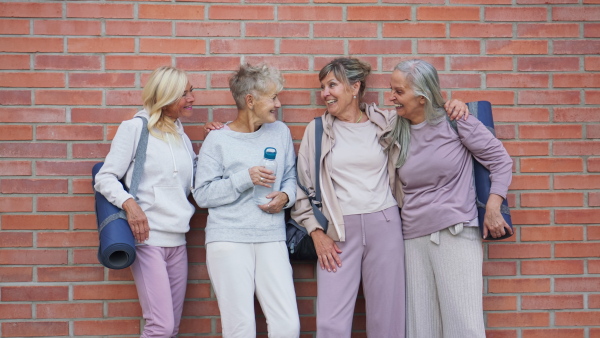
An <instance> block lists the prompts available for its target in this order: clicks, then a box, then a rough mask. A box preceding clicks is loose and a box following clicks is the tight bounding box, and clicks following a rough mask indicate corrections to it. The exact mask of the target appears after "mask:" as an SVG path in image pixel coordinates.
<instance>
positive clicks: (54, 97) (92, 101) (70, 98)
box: [35, 90, 102, 106]
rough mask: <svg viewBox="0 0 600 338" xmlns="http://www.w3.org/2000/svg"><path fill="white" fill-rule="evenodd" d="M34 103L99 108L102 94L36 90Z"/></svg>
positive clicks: (81, 91) (96, 91)
mask: <svg viewBox="0 0 600 338" xmlns="http://www.w3.org/2000/svg"><path fill="white" fill-rule="evenodd" d="M35 103H36V104H47V105H88V106H99V105H101V104H102V92H101V91H99V90H36V91H35Z"/></svg>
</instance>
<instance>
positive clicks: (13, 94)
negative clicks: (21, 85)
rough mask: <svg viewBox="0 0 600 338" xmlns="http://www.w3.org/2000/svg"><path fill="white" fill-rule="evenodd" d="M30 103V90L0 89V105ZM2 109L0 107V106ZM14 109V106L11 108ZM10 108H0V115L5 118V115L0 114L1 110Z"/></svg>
mask: <svg viewBox="0 0 600 338" xmlns="http://www.w3.org/2000/svg"><path fill="white" fill-rule="evenodd" d="M30 104H31V90H0V105H5V106H8V105H30ZM0 109H2V108H0ZM13 109H14V108H13ZM8 110H10V108H4V109H2V110H0V116H1V118H2V119H5V118H6V116H2V115H3V114H2V112H3V111H4V112H6V111H8Z"/></svg>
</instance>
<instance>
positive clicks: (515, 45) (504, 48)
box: [486, 40, 548, 55]
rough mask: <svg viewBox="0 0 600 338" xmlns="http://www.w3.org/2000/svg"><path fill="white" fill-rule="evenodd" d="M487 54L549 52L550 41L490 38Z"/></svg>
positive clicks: (487, 44)
mask: <svg viewBox="0 0 600 338" xmlns="http://www.w3.org/2000/svg"><path fill="white" fill-rule="evenodd" d="M486 53H487V54H543V55H545V54H548V42H547V41H540V40H527V41H521V40H490V41H487V43H486Z"/></svg>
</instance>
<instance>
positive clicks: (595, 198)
mask: <svg viewBox="0 0 600 338" xmlns="http://www.w3.org/2000/svg"><path fill="white" fill-rule="evenodd" d="M588 206H590V207H600V193H599V192H590V193H588Z"/></svg>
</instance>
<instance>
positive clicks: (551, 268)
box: [521, 260, 584, 275]
mask: <svg viewBox="0 0 600 338" xmlns="http://www.w3.org/2000/svg"><path fill="white" fill-rule="evenodd" d="M583 273H584V272H583V261H574V260H551V261H523V262H521V274H523V275H581V274H583Z"/></svg>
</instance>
